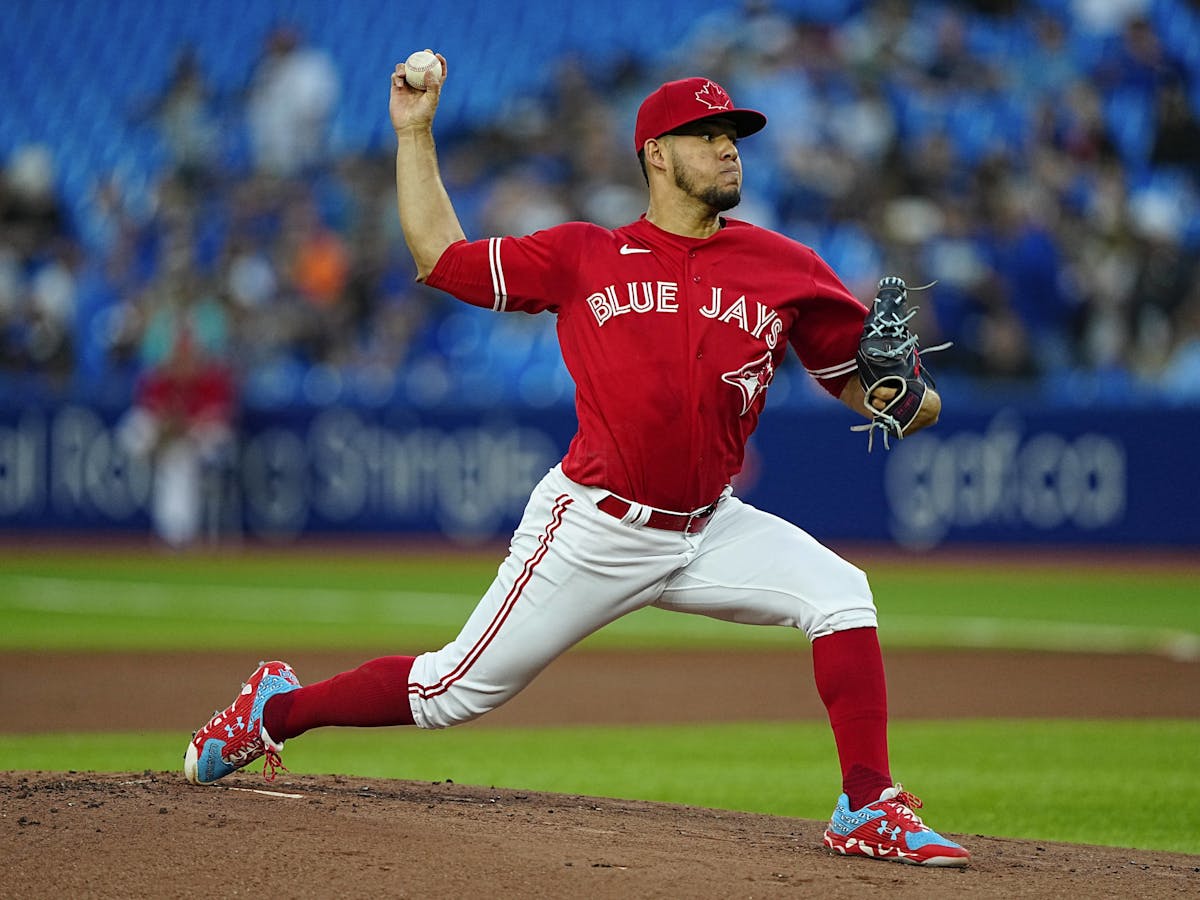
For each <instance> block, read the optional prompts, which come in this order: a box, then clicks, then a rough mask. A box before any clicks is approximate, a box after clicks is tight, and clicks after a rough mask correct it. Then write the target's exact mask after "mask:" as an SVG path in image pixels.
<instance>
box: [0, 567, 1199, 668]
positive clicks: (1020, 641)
mask: <svg viewBox="0 0 1200 900" xmlns="http://www.w3.org/2000/svg"><path fill="white" fill-rule="evenodd" d="M0 584H3V586H4V591H3V595H0V621H2V622H4V623H5V625H6V627H5V628H4V629H3V631H2V633H0V647H9V648H14V649H15V648H19V647H42V648H50V647H74V648H83V647H87V646H89V640H94V641H95V642H96V644H95V646H98V647H99V646H108V643H109V642H111V641H113V640H114V639H115V640H117V641H118V644H117V646H114V647H112V649H122V648H129V647H142V646H162V647H170V648H175V647H189V646H193V645H194V644H195V642H196V637H197V635H196V633H194V631H180V629H179V628H178V627H176V626H178V624H179V623H192V625H193V627H194V628H197V629H199V630H201V631H204V632H206V633H207V637H206V645H211V642H212V641H214V640H215V641H216V646H230V647H234V646H245V645H246V644H247V643H253V641H254V640H256V639H258V638H257V635H258V633H259V632H260V631H268V632H269V635H270V637H271V639H272V640H273V641H276V642H278V641H281V640H283V641H287V640H289V639H290V640H294V641H296V642H297V644H298V645H306V644H307V643H308V641H309V640H310V639H311V638H312V637H313V636H314V635H316V636H318V637H320V636H321V635H322V632H321V631H320V626H328V625H336V626H341V627H342V629H343V631H344V633H338V634H328V633H325V635H324V637H323V638H322V640H326V639H331V640H333V641H334V642H335V643H337V644H338V645H339V646H347V645H353V644H354V643H355V639H354V635H355V634H362V635H363V639H364V641H366V642H367V643H369V642H370V641H367V640H366V639H367V637H368V636H370V637H371V638H378V636H379V629H380V627H384V628H386V629H387V630H388V632H389V633H391V632H393V631H394V630H403V631H405V632H411V631H415V632H418V634H419V636H420V637H421V638H422V639H424V640H426V641H427V640H430V639H432V640H438V639H442V638H448V637H449V636H451V635H453V634H454V633H455V632H456V631H457V629H458V627H459V626H460V625H461V623H462V622H463V621H464V620H465V619H466V617H467V615H468V614H469V613H470V611H471V609H472V608H473V607H474V605H475V603H476V602H477V600H478V595H477V594H476V593H467V592H445V591H442V592H438V591H428V590H396V589H392V588H382V587H375V588H370V587H364V586H361V585H359V586H355V587H347V588H335V587H329V586H302V585H294V584H290V585H282V586H271V585H267V584H240V585H239V584H225V585H214V584H196V583H190V582H187V581H162V580H141V581H138V580H131V579H128V578H124V579H113V578H97V577H88V576H82V575H81V576H76V577H70V578H65V577H54V576H35V575H18V576H10V577H8V578H3V579H2V580H0ZM206 617H208V618H209V619H210V621H209V622H208V623H205V621H204V620H205V618H206ZM116 620H129V621H130V622H132V623H135V627H133V628H131V629H130V630H128V631H126V632H124V634H125V637H124V640H123V641H122V639H121V638H119V637H117V638H114V637H113V635H112V634H111V632H112V626H113V624H114V622H115V621H116ZM881 622H882V625H883V628H882V638H883V640H884V642H885V643H886V644H888V645H890V646H893V647H915V646H955V647H972V648H1011V649H1036V650H1055V651H1091V652H1142V653H1144V652H1152V653H1161V654H1164V655H1167V656H1170V657H1171V658H1176V659H1198V658H1200V635H1197V634H1195V633H1193V632H1190V631H1187V630H1185V629H1182V628H1164V627H1158V626H1150V625H1136V624H1130V625H1114V624H1105V623H1095V622H1072V621H1060V620H1051V619H1041V618H1037V619H1029V618H1021V617H1019V616H1007V617H1005V616H978V615H967V614H960V615H957V616H953V615H946V614H939V615H928V614H922V613H916V612H904V611H895V610H892V609H885V610H884V611H883V612H881ZM156 623H157V624H156ZM214 623H215V626H216V627H215V628H214V627H213V626H214ZM232 626H237V628H238V629H241V630H240V631H238V630H236V629H235V628H234V627H232ZM314 626H315V630H314ZM222 634H224V635H226V636H227V642H226V643H224V644H222V641H221V636H222ZM89 635H90V636H91V637H90V638H89ZM417 636H418V635H413V637H417ZM795 640H796V635H795V634H794V633H792V632H790V631H789V630H788V629H778V628H743V627H739V626H731V625H729V624H728V623H724V622H717V621H714V620H711V619H706V618H704V617H702V616H683V615H679V614H675V613H665V612H663V611H661V610H656V609H647V610H643V611H641V612H639V613H636V614H634V615H632V616H627V617H625V618H624V619H622V620H620V621H618V622H616V623H614V624H612V625H610V626H608V627H607V628H606V629H604V630H603V631H601V632H600V633H598V634H597V635H595V636H593V637H592V638H590V639H589V640H588V641H587V644H588V645H589V646H630V647H641V646H644V647H660V646H661V647H673V646H693V645H696V646H709V645H717V644H720V645H730V644H732V645H738V646H758V645H772V644H775V645H783V644H788V643H793V642H794V641H795Z"/></svg>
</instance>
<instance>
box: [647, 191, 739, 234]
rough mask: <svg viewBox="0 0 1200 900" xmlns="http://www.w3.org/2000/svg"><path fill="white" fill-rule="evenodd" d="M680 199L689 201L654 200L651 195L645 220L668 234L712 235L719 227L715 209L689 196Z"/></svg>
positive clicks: (719, 215)
mask: <svg viewBox="0 0 1200 900" xmlns="http://www.w3.org/2000/svg"><path fill="white" fill-rule="evenodd" d="M682 199H683V200H684V201H690V202H678V201H677V202H674V203H670V202H667V203H663V202H655V200H654V198H653V197H652V198H651V199H650V207H649V208H648V209H647V210H646V221H647V222H650V223H651V224H652V225H655V226H657V227H658V228H661V229H662V230H663V231H666V232H668V233H670V234H678V235H681V236H682V237H691V238H706V237H712V236H713V235H714V234H716V233H717V232H718V231H719V230H720V229H721V214H720V213H719V212H718V211H717V210H715V209H713V208H712V207H711V206H708V205H707V204H703V203H699V202H697V201H695V200H692V199H691V198H682Z"/></svg>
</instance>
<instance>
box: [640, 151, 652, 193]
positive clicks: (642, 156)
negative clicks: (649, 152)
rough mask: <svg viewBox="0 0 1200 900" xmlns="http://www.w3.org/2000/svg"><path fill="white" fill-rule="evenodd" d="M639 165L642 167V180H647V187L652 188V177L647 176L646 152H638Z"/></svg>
mask: <svg viewBox="0 0 1200 900" xmlns="http://www.w3.org/2000/svg"><path fill="white" fill-rule="evenodd" d="M638 165H639V166H641V167H642V178H644V179H646V186H647V187H649V186H650V176H649V175H647V174H646V151H645V150H639V151H638Z"/></svg>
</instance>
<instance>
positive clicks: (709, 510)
mask: <svg viewBox="0 0 1200 900" xmlns="http://www.w3.org/2000/svg"><path fill="white" fill-rule="evenodd" d="M716 511H717V503H716V501H715V500H714V501H713V502H712V503H710V504H708V506H706V507H704V509H698V510H696V511H695V512H691V513H688V517H687V523H686V524H685V525H684V526H683V533H684V534H691V533H692V522H694V521H696V519H707V518H708V517H709V516H711V515H712V514H713V513H714V512H716Z"/></svg>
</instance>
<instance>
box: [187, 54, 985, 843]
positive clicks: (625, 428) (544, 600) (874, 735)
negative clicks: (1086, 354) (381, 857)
mask: <svg viewBox="0 0 1200 900" xmlns="http://www.w3.org/2000/svg"><path fill="white" fill-rule="evenodd" d="M438 59H439V61H440V63H441V66H440V69H441V71H440V72H432V71H431V72H429V73H427V74H425V75H424V80H423V81H419V82H418V85H419V86H416V87H414V86H413V85H411V84H409V83H408V82H407V81H406V78H405V75H406V73H405V68H404V66H403V65H398V66H397V67H396V70H395V72H394V73H393V75H392V84H391V100H390V113H391V119H392V125H393V127H394V129H395V132H396V138H397V151H396V193H397V201H398V208H399V215H400V222H401V225H402V227H403V231H404V236H405V240H406V242H407V245H408V248H409V250H410V251H411V253H412V256H413V259H414V261H415V262H416V267H417V273H418V278H419V279H420V280H422V281H424V282H425V283H426V284H428V285H431V286H433V287H436V288H439V289H441V290H443V291H446V292H448V293H450V294H452V295H454V296H455V297H457V298H459V299H460V300H462V301H464V302H466V303H471V304H474V305H477V306H482V307H485V308H488V309H492V310H495V311H496V312H497V313H514V312H515V313H532V314H550V315H553V316H555V318H556V322H557V331H558V339H559V343H560V346H561V350H562V354H563V359H564V361H565V363H566V365H567V368H568V369H569V371H570V373H571V375H572V377H573V379H574V381H575V385H576V406H577V413H578V422H579V428H578V432H577V433H576V434H575V436H574V438H573V440H572V441H571V444H570V447H569V449H568V450H567V453H566V455H565V457H564V458H563V459H562V461H561V462H560V463H559V464H558V465H556V466H555V467H554V468H553V469H551V470H550V471H549V472H548V473H546V475H545V477H544V478H543V479H542V480H541V482H540V483H539V484H538V485H537V486H536V487H535V488H534V490H533V493H532V495H531V496H530V498H529V503H528V506H527V507H526V509H525V513H524V516H523V518H522V520H521V523H520V525H519V526H518V528H517V530H516V533H515V534H514V535H513V538H512V542H511V545H510V551H509V554H508V556H507V558H506V559H505V560H504V562H503V563H502V564H501V566H500V568H499V571H498V574H497V576H496V579H495V581H494V582H493V583H492V585H491V587H490V588H489V589H488V590H487V592H486V593H485V594H484V595H483V597H482V599H481V600H480V602H479V605H478V607H477V608H476V609H475V611H474V613H473V614H472V615H471V616H470V617H469V618H468V620H467V622H466V624H465V625H464V626H463V629H462V631H461V633H460V634H459V635H458V637H457V638H455V639H454V640H453V641H451V642H450V643H449V644H447V645H446V646H445V647H442V648H441V649H439V650H435V651H432V652H427V653H422V654H420V655H418V656H415V657H412V656H389V657H384V658H382V659H375V660H371V661H369V662H366V663H364V664H363V665H362V666H360V667H359V668H357V669H354V670H352V671H349V672H344V673H342V674H340V675H336V676H334V677H333V678H331V679H328V680H327V681H323V682H319V683H316V684H312V685H309V686H306V687H301V686H300V684H299V682H298V680H297V678H296V676H295V674H294V673H293V671H292V669H291V667H290V666H288V665H287V664H285V663H282V662H270V663H265V664H263V665H262V666H260V667H259V669H258V670H256V671H255V672H254V674H253V675H252V676H251V678H250V680H249V681H248V682H247V684H246V686H245V687H244V688H243V690H242V693H241V694H240V695H239V697H238V698H237V700H235V701H234V703H233V704H232V705H231V706H230V707H228V708H227V709H225V710H224V711H222V712H220V713H218V714H217V715H216V716H214V717H213V719H212V720H210V721H209V722H208V724H206V725H205V726H204V727H203V728H201V729H200V731H198V732H196V734H195V735H194V737H193V739H192V741H191V742H190V743H189V744H188V748H187V753H186V757H185V764H184V771H185V773H186V776H187V778H188V779H189V780H190V781H192V782H194V783H199V784H206V783H210V782H213V781H216V780H217V779H219V778H221V777H223V776H225V775H227V774H228V773H230V772H232V771H234V770H236V769H238V768H241V767H243V766H245V765H246V764H248V763H249V762H251V761H253V760H255V759H258V758H260V757H265V762H264V766H263V771H264V773H265V774H268V775H271V774H273V773H274V770H275V769H276V768H277V767H279V766H280V765H281V763H280V750H281V749H282V747H283V743H284V741H285V740H287V739H289V738H293V737H296V736H297V735H300V734H302V733H303V732H305V731H307V730H309V729H311V728H315V727H318V726H325V725H355V726H364V725H406V724H407V725H416V726H418V727H420V728H445V727H448V726H451V725H457V724H459V723H462V722H467V721H470V720H471V719H474V718H476V717H478V716H481V715H483V714H484V713H486V712H488V711H489V710H492V709H495V708H496V707H497V706H499V705H500V704H502V703H504V702H505V701H506V700H508V699H509V698H511V697H513V696H514V695H515V694H517V693H518V692H519V691H520V690H521V689H522V688H524V687H525V686H526V685H527V684H529V683H530V681H531V680H532V679H533V678H534V677H535V676H536V675H537V674H538V673H539V672H540V671H541V670H542V669H543V668H544V667H545V666H546V665H547V664H548V663H550V662H551V661H552V660H553V659H555V658H556V657H557V656H559V655H560V654H561V653H563V652H564V651H565V650H567V649H568V648H570V647H571V646H573V645H574V644H576V643H577V642H578V641H580V640H582V639H583V638H584V637H586V636H587V635H589V634H591V633H592V632H594V631H596V630H597V629H599V628H601V627H603V626H604V625H606V624H607V623H609V622H611V621H613V620H614V619H617V618H619V617H620V616H623V615H625V614H626V613H630V612H633V611H634V610H637V609H641V608H643V607H646V606H657V607H660V608H662V609H667V610H674V611H677V612H681V613H693V614H700V615H705V616H712V617H715V618H718V619H725V620H728V621H731V622H742V623H747V624H753V625H781V626H786V627H790V628H796V629H798V630H800V631H802V632H803V633H804V635H805V636H806V637H807V638H808V639H809V641H811V644H812V652H813V667H814V671H815V678H816V686H817V690H818V693H819V695H820V697H821V699H822V701H823V702H824V704H825V706H826V707H827V709H828V713H829V721H830V724H831V726H832V728H833V734H834V738H835V743H836V745H837V751H838V756H839V760H840V766H841V775H842V784H843V793H842V795H841V796H840V797H839V798H838V800H837V803H836V805H835V808H834V811H833V815H832V818H831V821H830V824H829V827H828V828H827V829H826V831H825V835H824V843H825V845H826V846H827V847H829V848H830V849H831V850H832V851H835V852H838V853H842V854H846V855H854V856H864V857H869V858H872V859H886V860H897V861H901V862H906V863H914V864H918V865H930V866H963V865H966V863H967V861H968V859H969V854H968V852H967V851H966V850H965V849H963V848H962V847H960V846H959V845H958V844H956V843H954V842H953V841H951V840H948V839H946V838H944V837H942V836H941V835H939V834H938V833H937V832H935V831H933V830H932V829H930V828H929V827H928V826H926V825H925V824H924V823H923V822H922V820H921V819H920V818H919V817H918V815H917V814H916V812H915V810H916V809H917V808H919V807H920V806H921V803H920V801H919V800H918V799H917V798H916V797H915V796H914V795H913V794H911V793H909V792H908V791H905V790H903V789H902V788H901V786H900V785H899V784H896V783H894V781H893V778H892V774H891V770H890V767H889V762H888V740H887V693H886V687H885V679H884V669H883V661H882V656H881V653H880V649H879V642H878V640H877V637H876V613H875V606H874V601H873V598H872V595H871V590H870V587H869V586H868V583H867V578H866V576H865V575H864V574H863V572H862V571H860V570H859V569H858V568H857V567H855V566H853V565H851V564H850V563H849V562H847V561H845V560H843V559H842V558H840V557H839V556H837V555H836V554H835V553H833V552H832V551H830V550H829V549H827V548H826V547H824V546H822V545H821V544H820V543H818V542H817V541H816V540H815V539H814V538H813V537H811V536H810V535H809V534H807V533H806V532H805V531H803V530H801V529H800V528H799V527H797V526H796V525H794V524H792V523H790V522H786V521H784V520H782V519H780V518H778V517H776V516H773V515H770V514H768V513H765V512H762V511H760V510H758V509H755V508H753V507H752V506H750V505H748V504H746V503H743V502H742V501H741V500H740V499H738V497H737V496H735V495H734V494H733V492H732V489H731V487H730V481H731V479H732V478H733V476H734V475H735V474H737V472H738V471H739V469H740V468H741V465H742V459H743V454H744V451H745V447H746V441H747V439H748V438H749V437H750V435H751V434H752V433H753V431H754V429H755V426H756V425H757V423H758V417H759V415H760V414H761V413H762V410H763V407H764V404H765V402H766V395H767V392H768V391H769V390H770V386H771V381H772V378H773V377H774V374H775V372H776V370H777V369H778V368H779V366H781V365H783V363H784V358H785V356H786V355H787V352H788V348H789V347H791V348H792V349H793V350H794V351H795V353H796V355H797V356H798V357H799V359H800V362H801V363H802V364H803V366H804V367H805V369H806V370H807V371H808V373H809V374H810V375H811V376H812V377H813V378H815V379H816V380H817V382H818V383H819V384H820V385H821V386H822V387H824V388H825V390H826V391H828V392H829V393H830V394H832V395H833V396H834V397H837V398H839V399H840V400H841V401H842V402H843V403H845V404H846V405H847V406H849V407H850V408H851V409H853V410H855V411H856V412H859V413H863V414H865V417H866V418H867V419H868V420H869V421H868V422H867V423H866V424H865V425H864V426H862V427H865V428H866V429H868V430H869V432H870V437H869V441H873V440H874V437H875V432H877V431H878V432H880V433H881V435H882V437H883V439H884V441H885V443H886V442H887V441H888V440H890V439H892V438H896V439H900V438H903V437H904V436H905V435H907V434H911V433H912V432H913V431H916V430H918V429H920V428H923V427H925V426H927V425H930V424H932V423H933V422H935V421H936V420H937V417H938V412H939V409H940V400H939V398H938V395H937V393H936V391H935V390H934V388H933V385H932V383H931V382H930V381H929V380H928V379H927V377H926V375H925V373H924V371H923V367H922V365H921V361H920V355H919V349H918V346H917V341H916V337H915V336H914V335H912V334H911V333H910V332H909V331H908V328H907V324H906V323H907V321H908V318H909V313H908V312H906V308H905V304H906V287H905V285H904V282H903V281H901V280H900V279H898V278H885V279H884V280H883V281H882V282H881V283H880V291H879V296H878V297H877V298H876V300H875V302H874V303H873V305H872V308H871V309H870V310H869V311H868V309H867V308H866V307H864V306H863V304H861V303H860V302H859V301H858V300H857V299H855V297H854V296H853V295H852V294H851V293H850V292H849V290H847V288H846V287H845V286H844V285H843V284H842V282H841V280H840V279H839V278H838V276H837V275H836V274H835V273H834V272H833V271H832V270H831V269H830V268H829V266H828V265H826V264H825V262H824V261H822V260H821V258H820V257H819V256H818V255H817V254H816V253H815V252H814V251H813V250H812V249H810V248H808V247H806V246H804V245H802V244H799V243H797V242H796V241H793V240H791V239H789V238H786V237H784V236H782V235H779V234H776V233H773V232H771V231H768V230H765V229H763V228H759V227H756V226H754V225H750V224H748V223H746V222H742V221H738V220H737V219H735V218H730V217H727V216H725V215H724V213H726V212H727V211H728V210H731V209H733V208H734V207H735V206H737V204H738V202H739V200H740V197H741V187H742V162H741V158H740V156H739V153H738V142H739V141H740V140H741V139H743V138H746V137H748V136H749V135H752V134H754V133H755V132H757V131H759V130H760V129H762V128H763V127H764V126H765V125H766V117H765V116H764V115H763V114H762V113H760V112H757V111H755V110H751V109H742V108H738V107H737V106H735V105H734V103H733V101H732V100H731V99H730V97H729V95H728V94H727V93H726V92H725V91H724V90H723V89H722V88H721V86H720V85H718V84H717V83H716V82H714V81H712V80H710V79H707V78H686V79H683V80H680V81H672V82H669V83H666V84H663V85H662V86H661V87H659V88H658V89H657V90H655V91H654V92H653V93H651V94H650V95H649V96H648V97H646V99H645V101H644V102H643V103H642V104H641V107H640V108H639V110H638V114H637V120H636V127H635V130H634V135H633V150H634V152H635V153H636V154H637V157H638V159H639V161H640V164H641V166H642V169H643V172H644V174H645V178H646V183H647V185H648V188H649V203H648V207H647V210H646V213H645V215H643V216H641V217H640V218H639V219H638V220H637V221H635V222H631V223H629V224H628V225H624V226H622V227H619V228H616V229H613V230H609V229H606V228H601V227H599V226H597V225H592V224H587V223H583V222H572V223H567V224H563V225H559V226H556V227H553V228H548V229H546V230H544V231H540V232H537V233H535V234H531V235H528V236H521V237H494V238H490V239H483V240H474V241H472V240H468V239H467V238H466V236H465V235H464V233H463V229H462V227H461V225H460V224H459V220H458V217H457V215H456V214H455V211H454V207H453V205H452V204H451V200H450V198H449V196H448V195H447V192H446V189H445V187H444V185H443V183H442V180H441V178H440V176H439V173H438V161H437V154H436V149H435V145H434V140H433V134H432V125H433V119H434V114H435V112H436V110H437V107H438V102H439V99H440V97H441V93H442V90H443V89H444V87H445V84H446V74H447V70H446V61H445V59H444V58H442V57H440V56H439V57H438ZM439 75H440V77H438V76H439ZM731 677H736V673H731Z"/></svg>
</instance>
